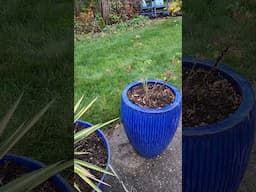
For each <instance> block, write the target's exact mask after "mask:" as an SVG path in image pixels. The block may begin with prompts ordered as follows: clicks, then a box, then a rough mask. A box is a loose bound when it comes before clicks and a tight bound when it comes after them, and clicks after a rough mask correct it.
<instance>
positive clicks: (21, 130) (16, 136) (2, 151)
mask: <svg viewBox="0 0 256 192" xmlns="http://www.w3.org/2000/svg"><path fill="white" fill-rule="evenodd" d="M53 102H54V100H53V101H51V102H49V103H48V104H47V105H46V106H45V107H44V108H43V109H42V110H41V111H39V112H38V113H37V114H36V115H35V116H34V117H33V118H32V119H31V120H30V121H29V122H28V123H27V124H25V122H24V123H22V124H21V125H20V126H19V127H18V129H17V130H16V131H15V132H14V133H13V134H12V135H11V136H10V137H8V138H7V139H6V140H5V141H4V142H3V143H2V144H1V146H0V159H2V158H3V157H4V155H6V153H7V152H8V151H9V150H10V149H11V148H12V147H13V146H14V145H15V144H16V143H17V142H18V141H19V140H20V139H21V138H22V137H23V136H24V135H25V134H26V133H27V132H28V131H29V130H30V129H31V128H32V127H33V126H34V125H35V124H36V123H37V122H38V120H39V119H40V118H41V117H42V116H43V115H44V113H45V112H46V111H47V110H48V109H49V107H50V106H51V105H52V103H53Z"/></svg>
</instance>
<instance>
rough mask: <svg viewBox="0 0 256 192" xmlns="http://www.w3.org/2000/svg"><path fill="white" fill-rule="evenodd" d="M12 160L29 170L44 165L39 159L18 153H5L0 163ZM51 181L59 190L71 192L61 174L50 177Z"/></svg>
mask: <svg viewBox="0 0 256 192" xmlns="http://www.w3.org/2000/svg"><path fill="white" fill-rule="evenodd" d="M5 160H8V161H14V162H16V163H18V164H20V165H21V166H24V167H26V168H28V169H29V170H31V171H34V170H37V169H40V168H42V167H45V165H44V164H43V163H41V162H39V161H35V160H33V159H30V158H28V157H24V156H18V155H13V154H7V155H5V156H4V158H3V159H1V160H0V164H1V163H2V162H3V161H5ZM51 181H52V182H53V183H54V184H55V185H56V187H57V188H58V189H59V190H60V191H61V192H72V191H73V190H72V188H71V186H70V185H69V184H68V182H67V181H65V180H64V179H63V178H62V177H61V176H59V175H56V176H53V177H52V178H51Z"/></svg>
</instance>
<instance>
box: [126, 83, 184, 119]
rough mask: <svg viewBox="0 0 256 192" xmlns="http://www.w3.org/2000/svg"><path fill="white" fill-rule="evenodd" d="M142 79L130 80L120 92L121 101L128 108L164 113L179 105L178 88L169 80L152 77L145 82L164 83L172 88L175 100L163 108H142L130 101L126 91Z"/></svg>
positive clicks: (179, 95) (144, 111) (179, 94)
mask: <svg viewBox="0 0 256 192" xmlns="http://www.w3.org/2000/svg"><path fill="white" fill-rule="evenodd" d="M142 82H143V81H135V82H132V83H130V84H129V85H127V86H126V87H125V89H124V91H123V93H122V100H123V102H124V103H125V104H126V105H127V106H128V107H130V108H133V109H134V110H136V111H140V112H143V113H151V114H152V113H156V114H158V113H164V112H167V111H170V110H172V109H174V108H175V107H177V106H179V104H180V103H181V93H180V91H179V89H178V88H177V87H175V86H174V85H172V84H171V83H169V82H164V81H162V80H154V79H149V80H147V81H146V82H147V83H158V84H162V85H166V86H167V87H168V88H170V89H171V90H172V92H173V93H174V95H175V100H174V101H173V102H172V103H171V104H170V105H168V106H165V107H163V108H160V109H149V108H143V107H140V106H138V105H136V104H134V103H132V102H131V101H130V100H129V98H128V96H127V93H128V91H129V90H130V89H131V88H133V87H135V86H136V85H139V84H141V83H142Z"/></svg>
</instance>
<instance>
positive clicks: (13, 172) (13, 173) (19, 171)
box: [0, 160, 60, 192]
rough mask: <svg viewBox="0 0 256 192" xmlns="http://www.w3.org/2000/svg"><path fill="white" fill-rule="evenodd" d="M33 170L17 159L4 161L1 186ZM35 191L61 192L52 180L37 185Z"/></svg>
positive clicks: (1, 169) (0, 172) (1, 165)
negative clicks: (16, 160) (19, 162)
mask: <svg viewBox="0 0 256 192" xmlns="http://www.w3.org/2000/svg"><path fill="white" fill-rule="evenodd" d="M29 172H31V170H29V169H28V168H26V167H24V166H22V165H20V164H18V163H16V162H15V161H7V160H6V161H4V162H3V163H1V164H0V187H1V186H3V185H5V184H7V183H9V182H11V181H13V180H14V179H16V178H18V177H20V176H22V175H24V174H26V173H29ZM32 191H33V192H60V190H58V189H57V187H56V186H55V184H54V183H53V182H51V181H50V180H48V181H46V182H44V183H42V184H41V185H39V186H38V187H36V188H35V189H34V190H32Z"/></svg>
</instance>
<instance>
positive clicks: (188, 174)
mask: <svg viewBox="0 0 256 192" xmlns="http://www.w3.org/2000/svg"><path fill="white" fill-rule="evenodd" d="M195 62H196V63H197V64H196V67H195V68H197V67H200V68H205V69H209V67H210V66H209V65H212V64H213V63H211V62H208V61H200V60H196V59H193V58H185V59H183V62H182V63H183V66H185V67H189V68H191V67H192V65H193V63H195ZM219 71H220V72H221V73H222V74H223V75H224V76H225V77H226V78H227V79H229V80H230V82H231V83H232V84H233V85H234V87H235V88H236V89H237V90H238V91H239V92H240V93H241V95H242V103H241V105H240V107H239V108H238V110H237V111H236V112H235V113H234V114H232V115H231V116H230V117H229V118H227V119H225V120H223V121H219V122H216V123H214V124H210V125H208V126H201V127H183V130H182V174H183V179H182V182H183V185H182V186H183V192H235V191H237V190H238V187H239V184H240V182H241V179H242V177H243V175H244V172H245V169H246V167H247V164H248V160H249V157H250V153H251V150H252V145H253V139H254V130H255V112H256V110H255V98H254V93H253V89H252V88H251V86H250V83H249V82H248V81H247V80H245V79H244V78H243V77H242V76H240V75H239V74H237V73H236V72H235V71H233V70H232V69H230V68H229V67H227V66H226V65H220V66H219ZM216 113H218V111H216Z"/></svg>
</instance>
